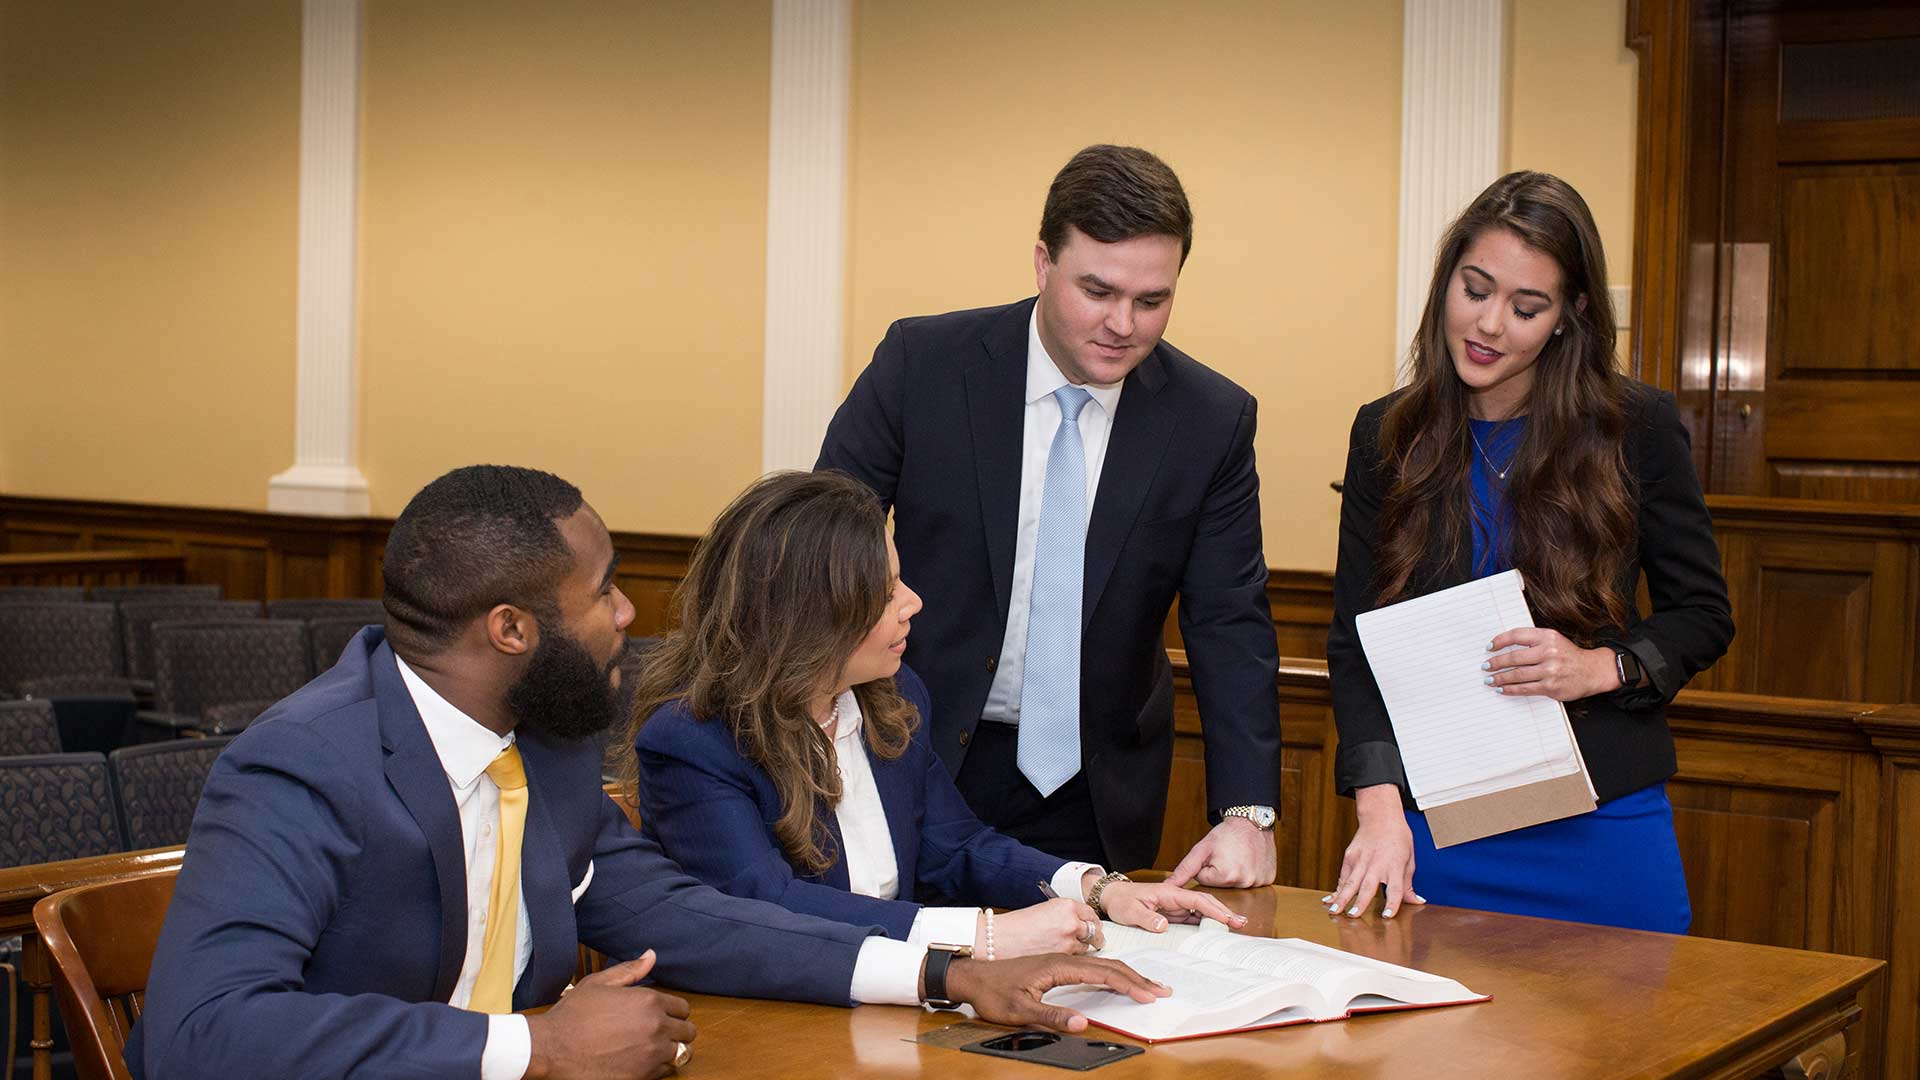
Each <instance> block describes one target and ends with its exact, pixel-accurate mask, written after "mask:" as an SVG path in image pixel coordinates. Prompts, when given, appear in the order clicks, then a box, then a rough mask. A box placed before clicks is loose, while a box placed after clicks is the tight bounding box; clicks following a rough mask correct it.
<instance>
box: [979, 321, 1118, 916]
mask: <svg viewBox="0 0 1920 1080" xmlns="http://www.w3.org/2000/svg"><path fill="white" fill-rule="evenodd" d="M1066 385H1068V383H1067V377H1066V376H1065V375H1062V374H1061V373H1060V369H1059V367H1057V366H1056V365H1055V364H1054V362H1053V359H1052V358H1051V357H1049V356H1048V355H1047V347H1046V346H1045V345H1043V344H1041V342H1040V305H1039V304H1038V303H1036V304H1034V307H1033V314H1032V315H1031V316H1029V317H1028V319H1027V397H1026V401H1027V409H1026V416H1025V422H1024V424H1023V427H1022V430H1021V434H1020V516H1019V519H1018V521H1019V524H1018V525H1017V527H1016V530H1015V533H1014V542H1013V591H1012V594H1011V596H1010V598H1009V599H1010V602H1009V603H1008V605H1007V636H1006V637H1005V638H1003V639H1002V640H1001V642H1000V660H999V663H997V664H996V665H995V666H994V670H993V685H992V686H990V687H988V689H987V703H986V705H985V706H984V707H983V708H982V709H981V715H982V716H983V717H985V718H986V719H988V720H995V721H998V722H1000V723H1003V724H1017V723H1019V722H1020V688H1021V686H1022V684H1023V683H1024V682H1025V678H1026V667H1027V608H1028V605H1029V601H1031V600H1032V598H1033V558H1034V549H1035V548H1036V547H1038V546H1039V541H1040V497H1041V495H1042V493H1043V492H1044V491H1045V489H1046V486H1047V455H1048V454H1049V453H1050V452H1051V451H1052V450H1053V434H1054V432H1055V430H1057V429H1058V428H1059V427H1060V402H1058V401H1057V400H1055V399H1054V396H1053V392H1054V391H1055V390H1058V389H1060V388H1061V387H1063V386H1066ZM1125 386H1126V384H1125V383H1124V382H1120V383H1115V384H1113V385H1112V386H1096V385H1094V384H1093V383H1085V384H1083V385H1082V387H1081V389H1083V390H1085V391H1086V392H1087V393H1088V394H1090V395H1092V397H1093V400H1092V401H1091V402H1089V403H1088V404H1089V405H1090V406H1092V407H1090V408H1085V409H1081V410H1080V445H1081V448H1082V449H1083V450H1084V451H1085V452H1086V455H1087V503H1086V506H1087V516H1088V518H1089V520H1091V518H1092V516H1093V497H1094V495H1095V493H1097V492H1098V491H1099V490H1100V468H1101V466H1102V465H1104V464H1105V463H1106V460H1107V436H1108V435H1109V434H1110V433H1111V432H1112V431H1113V414H1114V410H1116V409H1118V408H1119V407H1120V391H1121V390H1122V389H1124V388H1125ZM1060 895H1062V896H1065V895H1067V894H1066V893H1061V894H1060Z"/></svg>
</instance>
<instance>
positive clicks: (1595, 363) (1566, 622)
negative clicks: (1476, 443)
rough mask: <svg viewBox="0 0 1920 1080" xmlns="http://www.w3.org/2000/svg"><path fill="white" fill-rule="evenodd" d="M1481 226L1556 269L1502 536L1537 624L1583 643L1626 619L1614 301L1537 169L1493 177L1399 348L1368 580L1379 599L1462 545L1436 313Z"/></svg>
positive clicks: (1404, 590) (1452, 393)
mask: <svg viewBox="0 0 1920 1080" xmlns="http://www.w3.org/2000/svg"><path fill="white" fill-rule="evenodd" d="M1490 229H1506V230H1508V231H1510V232H1512V233H1513V234H1514V235H1516V236H1518V237H1519V238H1520V240H1521V241H1523V242H1524V243H1525V244H1526V245H1527V246H1528V247H1530V248H1533V249H1534V250H1536V251H1539V252H1541V253H1542V254H1545V255H1546V256H1548V257H1549V258H1551V259H1553V261H1554V262H1555V263H1556V264H1558V266H1559V267H1560V273H1561V302H1562V304H1563V305H1564V309H1563V311H1562V312H1561V321H1560V323H1559V325H1560V326H1562V327H1564V328H1565V329H1564V332H1563V333H1561V334H1559V335H1558V336H1550V337H1548V338H1547V343H1546V344H1545V345H1543V346H1541V348H1540V354H1539V356H1538V357H1537V358H1536V359H1535V361H1534V369H1533V370H1534V374H1533V385H1532V388H1531V390H1530V393H1529V398H1528V401H1527V402H1526V404H1525V406H1524V409H1525V411H1526V413H1527V416H1528V421H1527V427H1526V432H1525V434H1524V435H1523V436H1522V437H1521V441H1520V446H1519V448H1518V450H1517V451H1516V452H1515V455H1514V459H1513V465H1512V466H1511V468H1512V472H1511V473H1510V474H1509V475H1508V478H1507V481H1506V504H1507V508H1508V513H1509V514H1510V515H1511V517H1510V522H1511V527H1510V528H1509V529H1508V530H1507V534H1508V536H1509V538H1510V545H1511V546H1510V548H1509V554H1510V556H1511V558H1512V561H1513V565H1514V566H1515V567H1517V568H1519V570H1520V571H1521V573H1522V574H1523V575H1525V577H1526V580H1527V592H1528V598H1529V601H1530V602H1531V604H1532V606H1533V609H1534V611H1535V612H1536V613H1537V614H1538V615H1539V616H1540V620H1541V622H1542V624H1543V625H1546V626H1551V627H1554V628H1555V629H1558V630H1560V631H1561V632H1562V633H1565V634H1567V635H1568V636H1569V637H1572V638H1574V639H1575V640H1578V641H1583V642H1591V641H1592V640H1593V639H1594V638H1595V637H1596V636H1598V635H1599V634H1600V633H1602V632H1603V631H1605V630H1607V629H1609V628H1615V627H1621V626H1624V625H1625V624H1626V621H1627V618H1628V615H1629V614H1630V612H1631V611H1632V600H1631V597H1630V595H1629V594H1628V592H1627V590H1628V589H1631V588H1632V585H1631V583H1627V582H1623V581H1622V580H1621V579H1622V577H1623V576H1624V573H1625V570H1626V567H1627V565H1628V560H1629V559H1630V558H1631V557H1632V555H1633V552H1634V549H1635V542H1636V539H1637V527H1636V523H1635V511H1634V498H1633V494H1632V492H1631V491H1630V490H1629V488H1628V480H1627V471H1626V459H1625V452H1624V448H1623V446H1624V440H1625V435H1626V425H1627V404H1626V395H1627V380H1626V378H1625V377H1624V376H1622V375H1621V374H1620V373H1619V372H1618V371H1616V370H1615V368H1614V360H1613V350H1614V320H1613V305H1612V303H1611V301H1610V300H1609V299H1608V296H1607V267H1606V258H1605V256H1604V255H1603V254H1602V253H1601V250H1600V234H1599V230H1598V229H1596V228H1595V227H1594V223H1593V214H1592V212H1590V211H1589V210H1588V209H1587V204H1586V201H1585V200H1584V199H1582V198H1581V197H1580V194H1579V192H1576V191H1574V190H1573V188H1572V187H1571V186H1569V185H1568V184H1567V183H1566V182H1565V181H1563V180H1561V179H1559V178H1558V177H1554V176H1549V175H1547V174H1546V173H1538V172H1516V173H1510V174H1508V175H1506V176H1503V177H1501V178H1500V179H1498V180H1496V181H1494V182H1493V184H1492V186H1490V187H1488V188H1487V190H1485V191H1483V192H1481V193H1480V195H1479V197H1478V198H1476V199H1474V200H1473V202H1472V204H1470V205H1469V206H1468V207H1467V208H1466V210H1465V211H1463V212H1462V213H1461V215H1460V216H1459V217H1458V218H1457V219H1455V220H1454V222H1453V224H1452V225H1451V226H1449V227H1448V229H1447V231H1446V234H1445V236H1444V237H1443V238H1442V239H1441V242H1440V252H1439V256H1438V258H1436V259H1435V260H1434V267H1433V283H1432V285H1431V286H1430V287H1429V288H1428V290H1427V306H1426V311H1425V313H1424V314H1422V315H1421V317H1420V329H1419V331H1418V332H1417V333H1416V334H1415V335H1414V339H1413V343H1412V345H1411V346H1410V348H1409V350H1408V356H1407V376H1408V385H1407V387H1406V389H1405V391H1403V392H1402V393H1401V394H1400V395H1399V396H1398V397H1397V398H1396V399H1395V400H1394V402H1393V404H1392V405H1390V406H1389V407H1388V409H1387V411H1386V413H1385V415H1384V416H1382V417H1381V421H1380V435H1379V447H1380V460H1381V468H1382V469H1383V470H1384V472H1385V479H1386V482H1387V494H1386V497H1385V500H1384V502H1383V504H1382V506H1381V510H1380V517H1379V530H1378V534H1377V535H1378V536H1379V537H1380V549H1379V553H1378V556H1377V559H1376V563H1375V566H1376V577H1375V585H1376V587H1377V588H1378V590H1379V601H1380V602H1381V603H1387V602H1390V601H1392V600H1396V599H1400V598H1403V597H1405V596H1408V595H1410V594H1411V593H1413V592H1414V591H1415V590H1416V589H1417V588H1418V587H1419V585H1420V584H1421V583H1420V582H1419V581H1417V580H1416V578H1417V577H1418V576H1419V575H1420V573H1421V572H1422V568H1423V567H1424V568H1432V567H1434V566H1435V563H1434V560H1435V559H1438V560H1439V562H1438V566H1440V567H1444V566H1447V565H1450V564H1451V563H1452V561H1453V560H1454V559H1456V558H1458V557H1459V555H1460V551H1461V548H1462V545H1463V544H1466V543H1467V542H1468V540H1467V516H1466V513H1465V511H1466V508H1467V507H1468V505H1469V500H1470V499H1471V497H1472V491H1471V487H1470V480H1469V472H1470V470H1471V466H1472V455H1473V453H1474V450H1473V443H1472V440H1471V437H1470V436H1471V432H1470V430H1469V429H1468V426H1467V420H1468V414H1467V400H1468V396H1469V395H1468V390H1467V386H1466V384H1465V383H1463V382H1461V380H1460V377H1459V375H1458V374H1457V373H1456V372H1455V371H1454V366H1453V358H1452V355H1451V353H1450V351H1449V349H1448V343H1447V336H1446V305H1447V291H1448V289H1449V288H1451V287H1452V281H1453V277H1454V272H1455V270H1456V269H1457V268H1458V266H1459V264H1460V260H1461V259H1462V258H1463V257H1464V255H1465V254H1466V250H1467V247H1468V246H1469V245H1470V244H1472V242H1473V241H1474V239H1475V238H1476V237H1478V236H1479V235H1481V234H1482V233H1483V232H1486V231H1487V230H1490Z"/></svg>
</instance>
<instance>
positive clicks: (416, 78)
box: [361, 0, 772, 533]
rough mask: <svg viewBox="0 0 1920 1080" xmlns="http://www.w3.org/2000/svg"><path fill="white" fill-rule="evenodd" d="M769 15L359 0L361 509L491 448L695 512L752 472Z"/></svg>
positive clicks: (640, 508) (680, 0) (625, 520)
mask: <svg viewBox="0 0 1920 1080" xmlns="http://www.w3.org/2000/svg"><path fill="white" fill-rule="evenodd" d="M771 35H772V23H771V9H770V7H769V6H768V4H767V3H766V2H765V0H758V2H720V0H673V2H669V0H656V2H650V3H646V4H607V3H604V2H600V0H572V2H566V3H555V2H547V3H541V4H538V5H531V4H526V3H520V2H516V0H488V2H473V3H461V4H457V5H456V4H407V3H373V4H369V5H368V7H367V17H366V42H367V44H366V54H365V82H364V87H365V117H366V119H365V129H364V131H363V133H362V136H363V138H362V147H363V154H364V157H363V159H362V169H363V175H364V187H363V189H362V205H361V212H362V234H361V269H362V279H361V293H362V304H363V306H362V314H363V320H362V326H361V339H362V341H361V344H362V352H361V356H362V361H363V364H362V374H363V377H364V383H363V390H364V398H365V412H364V420H365V424H364V428H363V437H362V444H363V450H364V453H363V457H362V468H363V469H364V471H365V473H366V475H367V479H368V483H369V486H370V489H371V495H372V501H373V511H374V513H376V514H397V513H399V511H400V509H401V507H402V506H404V505H405V503H406V500H407V498H408V497H410V496H411V495H412V493H413V492H414V491H415V490H417V489H418V488H419V487H420V486H421V485H422V484H424V483H425V482H426V481H428V480H430V479H432V478H433V477H434V476H436V475H438V474H439V473H440V472H442V471H444V470H445V469H447V468H450V467H452V466H455V465H461V464H466V463H470V462H474V461H505V462H512V463H516V464H527V465H535V466H539V467H542V468H547V469H551V470H553V471H555V472H558V473H560V474H561V475H563V476H565V477H567V478H568V479H570V480H573V481H574V482H575V483H577V484H579V485H580V486H581V488H582V489H583V490H584V491H585V492H586V495H587V498H588V499H589V500H590V501H591V502H593V503H594V505H595V506H597V507H598V508H599V509H600V512H601V514H602V515H603V516H604V517H605V518H606V520H607V523H608V524H609V525H610V526H612V527H613V528H616V529H634V530H644V531H656V532H681V533H693V532H699V531H702V530H704V529H705V527H706V525H707V523H708V522H709V521H710V520H711V519H712V516H713V514H714V513H715V512H717V511H718V510H719V508H720V507H721V506H722V505H724V504H725V502H726V500H727V499H728V498H730V497H731V496H732V495H733V494H734V493H735V492H736V491H737V490H738V489H739V488H741V487H743V486H745V484H746V483H747V482H748V481H749V480H750V479H752V478H753V477H754V476H755V475H757V474H758V473H759V469H760V410H761V403H760V392H761V382H762V380H761V374H760V373H761V353H762V347H763V346H762V340H761V337H762V331H761V328H762V325H763V319H762V311H763V309H764V307H765V289H766V285H765V276H766V271H765V267H766V241H765V234H766V204H767V190H766V184H767V180H766V176H767V106H768V98H769V76H768V64H769V62H770V49H771V40H772V36H771Z"/></svg>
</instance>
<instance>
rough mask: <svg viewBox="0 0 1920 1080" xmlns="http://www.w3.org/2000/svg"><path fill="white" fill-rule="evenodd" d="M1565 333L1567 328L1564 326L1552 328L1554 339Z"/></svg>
mask: <svg viewBox="0 0 1920 1080" xmlns="http://www.w3.org/2000/svg"><path fill="white" fill-rule="evenodd" d="M1566 332H1567V328H1566V327H1564V326H1556V327H1554V328H1553V336H1554V337H1559V336H1560V335H1561V334H1564V333H1566Z"/></svg>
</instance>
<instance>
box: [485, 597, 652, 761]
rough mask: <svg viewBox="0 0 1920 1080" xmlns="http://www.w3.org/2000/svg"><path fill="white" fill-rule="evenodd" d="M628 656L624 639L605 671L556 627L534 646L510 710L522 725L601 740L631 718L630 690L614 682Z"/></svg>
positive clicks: (512, 690)
mask: <svg viewBox="0 0 1920 1080" xmlns="http://www.w3.org/2000/svg"><path fill="white" fill-rule="evenodd" d="M549 625H552V623H551V622H549ZM626 651H627V644H626V639H625V638H622V639H621V642H620V648H619V649H618V650H616V651H615V652H614V654H613V658H612V659H611V660H609V661H607V663H606V666H604V667H602V666H601V665H600V664H598V663H596V662H595V661H594V659H593V654H592V653H589V652H588V651H587V647H586V646H585V645H582V644H581V643H580V640H579V639H578V638H576V637H573V636H572V635H570V634H567V633H566V632H564V631H562V630H559V629H558V628H557V627H556V628H554V629H552V630H549V631H548V632H547V633H545V634H542V635H541V636H540V644H538V645H536V646H534V650H533V656H532V658H531V659H529V660H528V662H527V670H525V671H524V672H521V674H520V677H519V678H518V679H515V680H514V681H513V685H512V686H509V687H508V688H507V708H508V709H509V710H511V711H512V712H513V715H514V717H515V719H517V720H518V721H519V722H520V725H521V726H523V727H526V728H528V729H530V730H532V731H536V732H539V733H541V734H544V735H551V736H553V737H554V738H558V739H585V738H588V737H590V736H593V735H598V734H600V733H602V732H604V731H606V730H607V729H608V728H611V727H612V726H613V725H614V724H615V723H616V722H617V721H619V720H621V719H623V718H624V717H625V716H626V714H627V709H628V706H629V704H630V702H631V696H630V694H629V692H628V691H629V689H630V688H629V687H627V686H626V680H624V679H622V680H621V685H620V686H619V687H617V688H616V687H615V686H614V685H613V681H612V680H613V671H614V669H615V668H617V667H619V666H620V658H621V656H622V655H624V654H625V653H626Z"/></svg>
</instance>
